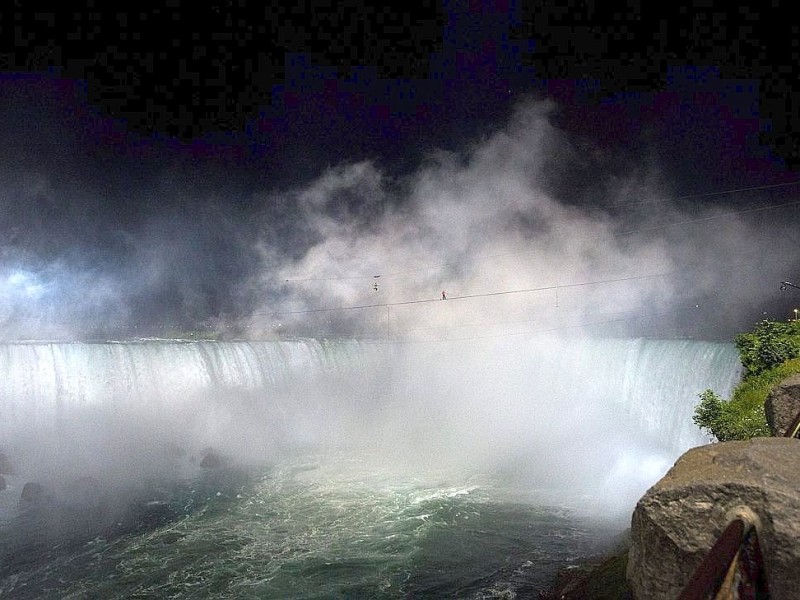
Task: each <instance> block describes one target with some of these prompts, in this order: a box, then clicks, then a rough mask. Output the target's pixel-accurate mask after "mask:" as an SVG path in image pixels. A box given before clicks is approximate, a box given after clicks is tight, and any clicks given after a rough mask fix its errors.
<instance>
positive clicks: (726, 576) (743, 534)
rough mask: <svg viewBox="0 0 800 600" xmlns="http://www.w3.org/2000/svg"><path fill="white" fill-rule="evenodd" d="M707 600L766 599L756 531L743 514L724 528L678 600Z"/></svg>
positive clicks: (766, 590) (765, 586)
mask: <svg viewBox="0 0 800 600" xmlns="http://www.w3.org/2000/svg"><path fill="white" fill-rule="evenodd" d="M747 512H750V511H747ZM734 586H735V587H734ZM740 592H742V593H741V594H740ZM710 598H715V599H720V598H742V599H745V598H747V599H759V600H766V599H768V598H769V590H768V587H767V578H766V575H765V572H764V564H763V559H762V557H761V549H760V547H759V544H758V531H757V529H756V526H755V523H753V522H752V521H751V519H749V518H748V516H747V515H745V514H738V515H737V516H736V517H735V518H734V519H733V520H732V521H731V522H730V523H729V524H728V526H727V527H726V528H725V530H724V531H723V532H722V535H720V536H719V539H717V542H716V543H715V544H714V545H713V546H712V547H711V550H709V551H708V554H706V555H705V557H704V558H703V561H702V562H701V563H700V565H699V566H698V567H697V569H695V572H694V573H693V574H692V577H691V578H690V579H689V582H688V583H687V584H686V586H685V587H684V588H683V591H682V592H681V595H680V596H679V597H678V600H709V599H710Z"/></svg>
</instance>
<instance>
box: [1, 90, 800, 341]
mask: <svg viewBox="0 0 800 600" xmlns="http://www.w3.org/2000/svg"><path fill="white" fill-rule="evenodd" d="M558 114H559V107H558V105H556V104H554V103H552V102H542V101H538V100H535V99H533V98H528V99H526V100H524V101H521V102H520V103H519V104H518V106H517V108H516V110H515V112H514V114H513V115H512V117H511V118H510V119H509V121H508V122H507V123H505V124H501V125H499V126H498V127H497V129H496V130H495V131H494V133H492V134H491V135H487V136H483V137H480V138H475V139H474V140H473V142H472V144H471V145H470V146H469V147H466V148H463V149H462V150H461V151H444V150H440V149H435V148H432V149H431V150H430V152H429V154H428V155H427V157H426V158H425V159H424V160H423V161H422V162H421V163H420V164H419V165H418V167H417V168H416V169H415V170H413V171H409V172H406V173H404V174H400V175H398V174H396V173H392V174H390V171H389V170H387V168H386V165H382V164H381V163H380V161H375V160H363V161H361V162H355V163H340V164H334V165H333V166H331V167H329V168H328V169H327V170H325V171H323V172H321V173H320V174H319V175H318V176H317V177H316V178H315V179H313V180H311V181H308V182H307V183H305V184H301V185H295V186H294V187H291V188H286V187H277V185H278V184H276V187H271V186H270V185H268V184H265V183H264V180H263V178H262V179H260V180H258V181H257V182H256V183H248V179H247V178H243V176H242V173H241V172H233V171H232V172H230V173H229V174H227V176H226V173H224V172H221V171H219V170H217V171H215V172H214V173H213V174H209V173H206V172H205V171H204V167H205V166H206V163H202V164H201V163H200V162H198V163H197V164H194V165H189V164H187V163H185V162H176V161H170V160H165V161H163V162H162V163H159V162H158V161H155V160H152V159H146V160H145V159H141V160H139V159H136V160H133V159H126V158H125V157H122V156H116V157H114V156H107V155H103V156H100V157H98V156H94V155H92V154H91V153H84V154H81V153H80V152H77V151H74V150H75V149H76V148H78V147H79V145H78V141H79V140H78V138H77V137H76V136H75V135H74V134H73V135H72V136H71V137H70V136H66V142H65V143H64V144H57V145H55V146H54V148H55V149H54V150H52V151H51V150H48V148H49V146H47V145H45V144H42V143H41V142H42V139H46V138H47V136H48V134H47V131H42V130H41V128H39V129H37V130H36V132H35V134H32V135H31V140H29V141H28V143H29V144H33V145H36V144H39V146H37V147H39V148H40V149H42V148H43V149H44V150H43V155H42V157H41V160H40V161H39V163H36V162H35V161H33V158H32V157H33V153H32V151H31V150H30V149H28V150H24V148H25V147H26V146H25V139H24V136H23V135H22V133H21V132H19V131H17V132H16V133H15V135H16V138H14V139H18V141H19V142H20V144H21V145H22V147H23V151H22V152H20V158H15V157H14V156H13V155H8V156H7V158H8V160H7V161H6V163H5V168H4V169H3V170H2V172H0V183H1V184H2V185H0V208H2V211H1V212H0V230H1V231H2V233H3V243H2V245H1V246H0V334H2V336H3V337H4V338H5V339H20V338H24V339H29V338H50V337H54V338H60V339H71V338H72V337H78V338H86V337H114V336H120V337H128V336H136V335H159V334H164V333H165V332H166V333H169V332H174V331H180V330H192V329H205V328H215V329H221V330H223V331H225V332H229V334H230V335H231V336H246V337H263V336H270V335H273V334H275V333H276V332H281V333H284V334H292V335H315V336H339V335H344V336H348V335H355V336H372V337H381V336H386V335H391V336H392V337H397V338H402V337H412V338H413V337H423V338H441V337H450V338H452V337H471V336H477V335H493V334H498V335H501V334H507V333H522V332H530V331H540V330H542V329H559V328H562V329H563V328H586V330H587V331H595V332H599V333H609V334H613V335H653V336H686V335H689V336H695V337H716V338H721V339H729V338H730V337H731V336H732V334H733V333H734V332H735V331H737V330H741V329H743V328H746V327H748V326H749V325H751V324H752V323H753V322H754V321H756V320H758V319H759V318H761V317H762V316H768V317H773V318H775V317H777V318H785V314H790V313H787V311H788V310H789V309H790V308H791V306H790V305H791V298H787V296H786V294H783V295H781V294H780V292H779V290H778V286H777V284H778V282H779V281H781V280H782V279H787V278H789V279H790V278H791V273H792V270H793V269H796V268H798V266H800V265H798V264H797V263H798V259H797V253H796V244H797V242H798V240H797V233H796V229H797V228H796V224H797V223H796V221H797V216H796V213H797V211H796V210H794V208H792V206H788V207H785V208H783V209H776V210H764V211H761V212H758V211H756V212H746V211H745V210H744V209H747V210H748V211H751V210H752V208H753V207H755V208H758V207H768V206H769V205H773V204H780V203H781V202H776V199H775V198H774V195H770V192H767V191H758V190H756V191H749V192H748V191H743V192H742V193H739V194H732V195H726V196H721V197H716V198H715V197H711V198H706V197H703V198H697V199H680V198H678V199H676V198H674V195H673V194H672V190H671V186H670V177H671V174H670V173H668V172H665V171H663V170H661V169H660V167H659V165H660V164H661V161H660V157H659V156H658V154H657V152H656V151H655V150H653V151H651V152H650V153H647V154H642V155H640V156H633V155H631V153H630V152H627V151H626V152H621V151H616V150H614V149H613V148H612V149H609V148H606V147H601V146H600V145H598V144H597V143H596V142H594V141H592V140H588V139H585V138H581V137H578V136H576V135H574V134H570V133H568V132H565V131H563V130H562V129H560V128H559V127H558V126H557V124H556V123H557V122H558ZM51 120H52V119H51ZM48 122H49V121H48ZM18 127H19V126H18ZM62 129H63V127H62ZM57 131H61V129H58V130H57ZM12 133H13V132H12ZM51 145H52V144H51ZM637 147H638V146H637ZM70 148H72V149H73V151H72V152H70V151H69V149H70ZM781 200H782V201H783V202H784V203H786V196H785V195H784V196H783V197H782V198H781ZM737 211H738V212H737ZM376 276H380V277H376ZM375 284H377V288H378V289H377V291H376V290H375V289H374V288H375ZM540 288H542V289H540ZM537 289H540V291H529V292H524V293H521V292H520V293H517V292H518V291H519V290H537ZM442 291H445V292H446V294H447V296H448V301H447V303H446V304H442V303H436V302H434V301H435V300H437V299H439V298H440V296H441V292H442ZM465 296H470V298H469V299H465V298H464V297H465ZM373 304H375V305H379V306H377V307H373V308H364V309H349V310H338V309H339V308H344V307H354V306H362V305H373ZM386 305H390V306H389V308H388V309H387V308H386ZM331 308H335V309H337V310H320V309H331ZM304 311H306V312H304ZM307 311H311V312H307ZM592 323H607V325H606V326H603V327H588V328H587V326H589V325H591V324H592Z"/></svg>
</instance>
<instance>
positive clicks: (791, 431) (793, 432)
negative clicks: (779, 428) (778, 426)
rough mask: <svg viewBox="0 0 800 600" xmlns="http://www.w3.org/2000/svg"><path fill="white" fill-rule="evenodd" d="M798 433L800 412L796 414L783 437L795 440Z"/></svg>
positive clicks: (799, 430) (799, 431)
mask: <svg viewBox="0 0 800 600" xmlns="http://www.w3.org/2000/svg"><path fill="white" fill-rule="evenodd" d="M798 433H800V412H798V413H797V416H796V417H795V418H794V421H792V424H791V425H789V427H788V428H787V429H786V433H784V434H783V437H788V438H796V437H797V434H798Z"/></svg>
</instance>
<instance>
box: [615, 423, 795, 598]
mask: <svg viewBox="0 0 800 600" xmlns="http://www.w3.org/2000/svg"><path fill="white" fill-rule="evenodd" d="M798 465H800V440H796V439H790V438H756V439H752V440H748V441H741V442H725V443H718V444H711V445H707V446H701V447H699V448H694V449H692V450H689V451H688V452H687V453H685V454H684V455H683V456H682V457H681V458H680V459H678V461H677V462H676V463H675V465H674V466H673V467H672V469H670V471H669V472H668V473H667V474H666V475H665V476H664V477H663V478H662V479H661V480H660V481H659V482H658V483H656V484H655V485H654V486H653V487H652V488H650V489H649V490H648V491H647V493H646V494H645V495H644V496H643V497H642V498H641V499H640V500H639V502H638V504H637V505H636V509H635V510H634V513H633V518H632V522H631V549H630V554H629V562H628V568H627V579H628V583H629V584H630V587H631V591H632V593H633V596H634V598H636V599H638V600H645V599H646V600H660V599H664V600H674V598H677V597H678V595H679V594H680V592H681V591H682V590H683V588H684V587H685V585H686V583H687V582H688V580H689V578H690V577H691V576H692V573H694V571H695V569H696V568H697V566H698V565H699V564H700V562H701V561H702V560H703V558H704V557H705V555H706V554H707V553H708V551H709V549H710V548H711V547H712V546H713V545H714V543H715V542H716V540H717V539H718V538H719V536H720V534H721V533H722V531H723V530H724V529H725V527H726V526H727V525H728V524H729V523H730V521H731V520H732V519H733V518H734V516H735V515H736V514H737V512H740V511H742V510H744V511H746V512H749V513H750V514H751V515H753V519H752V520H754V521H755V525H756V531H757V533H758V540H759V544H760V546H761V551H762V554H763V560H764V568H765V570H766V573H767V580H768V585H769V590H770V598H772V600H782V599H786V600H789V599H792V598H797V590H799V589H800V543H798V540H800V469H798Z"/></svg>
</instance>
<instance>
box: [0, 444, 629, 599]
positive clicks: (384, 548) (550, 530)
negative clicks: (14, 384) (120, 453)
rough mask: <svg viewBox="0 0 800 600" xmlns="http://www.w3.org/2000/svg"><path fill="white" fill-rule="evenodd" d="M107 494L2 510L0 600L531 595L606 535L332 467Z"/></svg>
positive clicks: (263, 471)
mask: <svg viewBox="0 0 800 600" xmlns="http://www.w3.org/2000/svg"><path fill="white" fill-rule="evenodd" d="M11 484H12V485H11V486H10V488H9V489H8V490H6V491H5V492H2V493H3V494H7V493H8V494H12V493H17V494H18V492H19V489H18V488H19V483H18V482H14V481H13V478H12V481H11ZM15 486H16V487H15ZM111 496H112V498H111V499H106V500H104V501H102V502H100V501H96V500H92V501H90V502H89V504H88V505H86V506H70V507H65V506H64V505H63V503H59V501H58V498H56V497H49V498H47V499H45V500H42V501H40V502H38V503H30V504H31V505H30V506H25V509H24V510H16V511H12V514H6V519H5V520H4V521H3V523H2V532H1V533H2V534H3V535H2V541H0V560H1V561H2V562H0V597H2V598H6V597H7V598H387V599H388V598H530V597H534V598H535V597H537V595H538V592H539V591H540V590H544V589H547V588H548V587H549V586H550V585H551V584H552V583H553V580H554V577H555V574H556V571H557V569H558V568H559V567H562V566H565V565H567V564H570V563H572V562H575V561H578V560H580V559H581V557H583V556H586V555H588V554H591V553H593V552H596V551H598V550H600V549H601V548H602V545H603V543H604V542H606V541H608V540H609V539H610V537H611V536H612V534H613V533H614V532H616V531H618V530H619V529H618V527H619V524H616V525H613V526H612V525H609V524H603V523H596V522H593V521H592V520H591V519H590V518H589V517H588V516H587V515H586V514H583V513H581V512H580V511H578V510H577V509H575V508H570V507H566V506H563V505H562V506H559V505H558V504H557V502H553V501H552V499H551V500H550V501H546V500H544V499H543V498H544V497H543V496H542V495H538V497H537V495H535V494H532V493H529V492H525V493H522V492H520V491H519V490H512V489H510V488H508V487H506V486H503V485H501V484H500V483H499V482H498V481H493V480H492V479H491V478H489V477H482V476H476V475H470V476H462V477H459V476H457V475H454V474H452V473H451V474H447V475H440V476H437V475H436V474H429V475H427V476H426V477H425V478H421V477H418V476H416V475H413V474H409V473H398V472H396V471H393V470H391V469H388V468H386V467H385V466H382V465H380V464H370V463H369V462H368V461H365V460H356V459H353V458H350V457H345V456H333V457H331V456H314V455H305V456H295V457H292V458H285V459H283V460H281V461H278V462H277V463H275V464H272V465H269V466H261V467H257V468H247V469H244V468H237V469H214V470H198V471H197V473H196V476H194V477H192V478H189V479H186V480H184V481H182V482H150V483H149V484H147V485H144V486H142V487H141V488H140V489H138V490H136V491H135V492H133V491H128V492H127V495H126V496H125V498H124V501H123V499H121V498H120V493H119V492H115V493H113V494H111Z"/></svg>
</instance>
